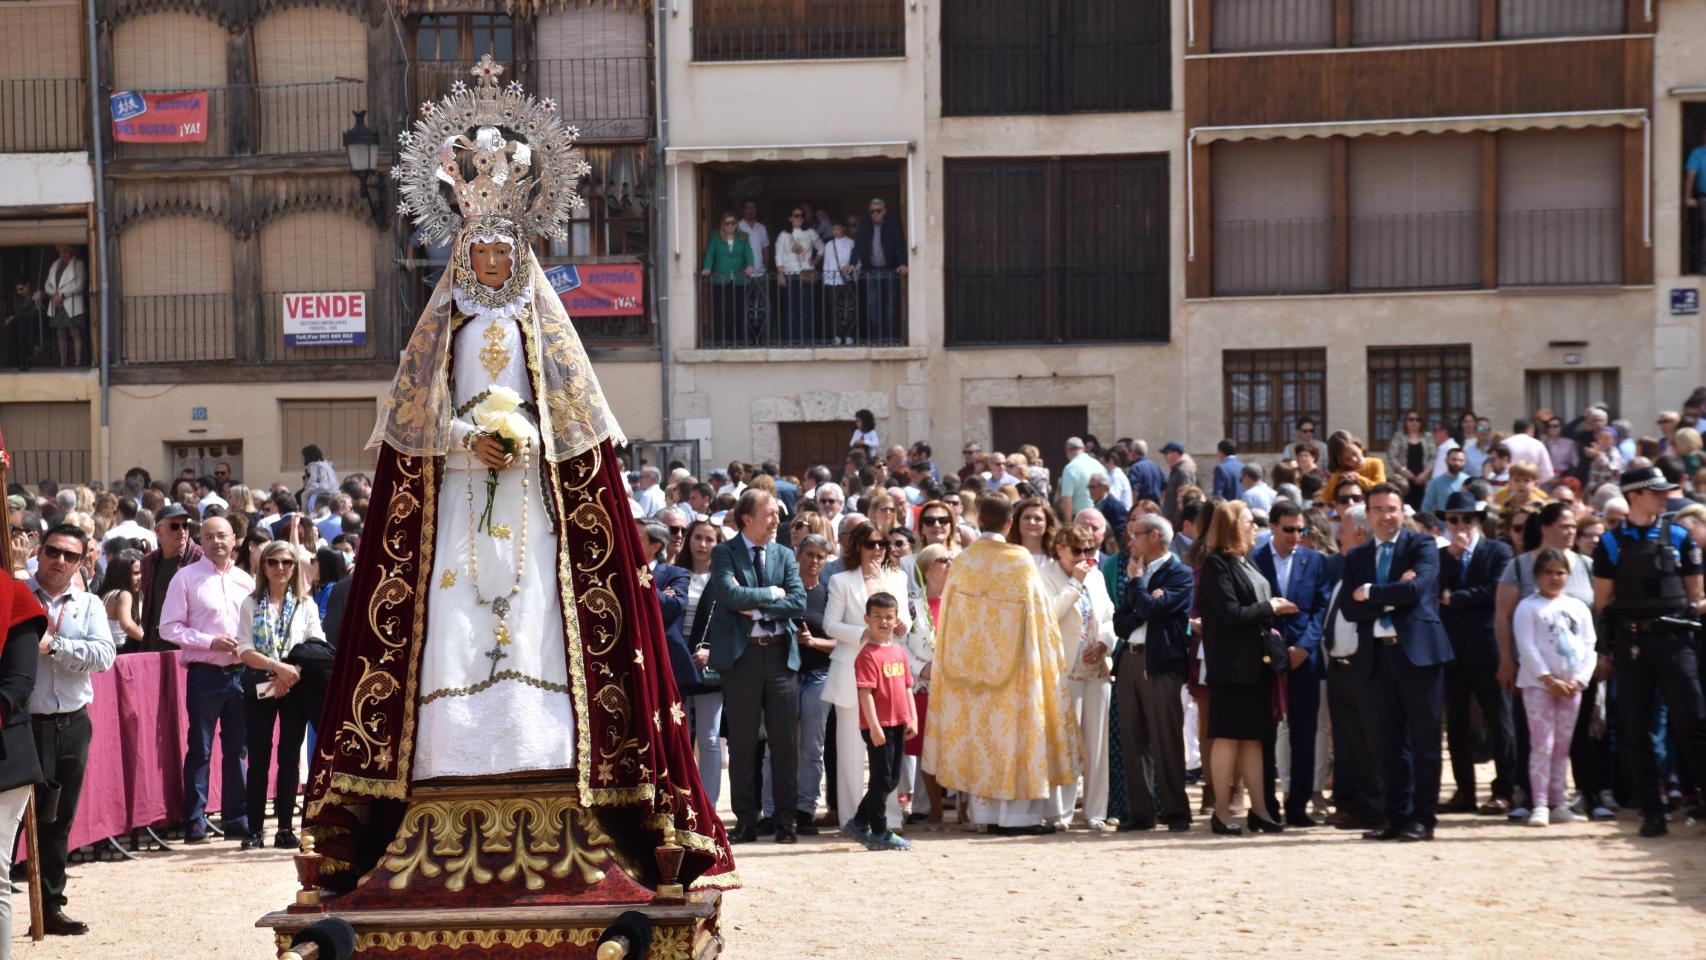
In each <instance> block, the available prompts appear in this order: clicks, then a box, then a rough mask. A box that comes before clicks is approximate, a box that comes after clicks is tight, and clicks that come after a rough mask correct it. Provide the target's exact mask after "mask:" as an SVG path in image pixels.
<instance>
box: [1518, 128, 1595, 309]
mask: <svg viewBox="0 0 1706 960" xmlns="http://www.w3.org/2000/svg"><path fill="white" fill-rule="evenodd" d="M1622 279H1623V132H1622V131H1621V130H1532V131H1520V132H1506V133H1501V134H1499V284H1500V285H1501V286H1544V285H1549V284H1605V283H1620V282H1622Z"/></svg>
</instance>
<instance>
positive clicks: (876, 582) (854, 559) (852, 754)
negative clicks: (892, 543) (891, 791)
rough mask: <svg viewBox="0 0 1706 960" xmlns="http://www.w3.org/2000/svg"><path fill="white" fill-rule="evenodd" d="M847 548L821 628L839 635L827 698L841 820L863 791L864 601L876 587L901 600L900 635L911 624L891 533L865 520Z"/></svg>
mask: <svg viewBox="0 0 1706 960" xmlns="http://www.w3.org/2000/svg"><path fill="white" fill-rule="evenodd" d="M847 550H848V552H849V553H850V554H852V556H849V557H844V558H843V562H845V563H846V564H847V567H848V569H846V570H844V571H842V572H841V573H838V574H836V575H835V576H833V577H831V578H830V580H829V600H828V602H827V603H826V604H825V606H824V609H823V629H824V630H825V631H826V632H827V633H828V634H829V635H830V637H831V638H833V639H834V640H835V649H834V650H832V651H830V654H829V677H828V679H826V680H825V681H824V685H823V699H825V700H826V701H828V702H830V703H832V704H834V705H835V815H836V817H838V818H839V819H840V820H841V822H843V823H845V822H847V821H848V820H851V819H853V814H854V812H855V811H857V810H858V809H859V798H860V797H863V796H864V795H865V776H864V774H865V740H864V738H863V737H862V736H860V735H859V688H858V686H857V685H856V684H855V683H854V680H853V661H854V659H855V658H857V657H858V656H859V648H860V647H861V646H862V645H863V644H862V638H863V637H864V635H865V601H866V600H868V599H870V596H871V594H873V593H888V594H890V595H891V596H893V597H894V598H895V600H896V601H902V602H901V605H900V617H901V622H900V629H899V631H898V633H897V635H896V636H897V638H898V637H903V636H905V635H906V633H907V631H908V630H910V629H912V620H911V618H910V617H909V616H908V614H907V610H906V604H905V603H904V599H905V597H906V574H905V573H902V572H901V569H900V566H899V565H898V564H896V563H895V562H894V558H893V556H892V555H891V553H890V550H889V542H888V538H887V537H885V536H883V535H882V533H881V532H879V531H878V530H877V526H876V524H874V523H872V522H871V521H869V520H866V521H865V522H863V523H861V524H859V525H858V526H857V527H854V528H853V533H852V534H851V535H849V536H848V538H847ZM891 802H892V801H891ZM894 812H895V811H893V810H891V811H890V813H891V815H892V814H893V813H894ZM898 822H899V821H898V820H891V823H898Z"/></svg>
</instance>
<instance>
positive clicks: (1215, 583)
mask: <svg viewBox="0 0 1706 960" xmlns="http://www.w3.org/2000/svg"><path fill="white" fill-rule="evenodd" d="M1203 540H1204V546H1203V551H1204V559H1203V564H1202V583H1201V585H1200V586H1199V587H1198V588H1197V611H1198V613H1199V614H1200V616H1201V617H1202V630H1203V651H1204V658H1203V659H1204V666H1205V668H1206V670H1207V672H1208V687H1209V696H1210V698H1211V700H1212V702H1213V703H1214V710H1213V711H1212V712H1211V713H1210V714H1209V718H1208V733H1209V737H1210V738H1211V739H1212V740H1213V741H1214V743H1213V745H1212V747H1211V748H1210V749H1211V751H1212V753H1211V757H1210V762H1211V763H1212V765H1213V768H1214V769H1213V773H1214V819H1213V821H1211V823H1210V826H1211V827H1212V828H1213V830H1214V832H1215V833H1217V834H1222V835H1228V836H1237V835H1239V834H1241V833H1243V830H1242V829H1240V828H1239V826H1238V825H1237V824H1234V823H1231V822H1229V821H1230V816H1231V813H1232V790H1233V787H1234V786H1235V781H1236V780H1239V779H1242V780H1243V781H1244V786H1245V788H1246V790H1247V792H1248V794H1249V797H1250V815H1249V825H1250V829H1251V830H1252V831H1259V832H1261V833H1279V832H1281V831H1282V830H1284V829H1285V827H1284V826H1283V825H1282V824H1281V823H1280V822H1279V821H1278V820H1276V819H1275V818H1274V816H1273V813H1272V811H1270V810H1268V808H1267V800H1266V798H1265V797H1264V794H1265V792H1266V791H1264V790H1263V789H1262V742H1263V741H1264V740H1267V739H1269V738H1271V737H1273V735H1274V728H1275V718H1274V677H1275V669H1276V666H1277V665H1276V664H1274V663H1273V662H1272V654H1273V651H1271V650H1270V649H1269V648H1270V642H1269V639H1268V635H1269V634H1271V633H1273V630H1274V620H1275V618H1277V617H1283V616H1288V615H1290V614H1293V613H1296V612H1297V605H1296V604H1295V603H1292V602H1291V601H1290V600H1287V599H1285V598H1284V597H1276V596H1274V595H1273V591H1272V590H1271V589H1270V588H1269V587H1268V581H1267V578H1266V577H1264V576H1262V573H1261V571H1259V570H1257V569H1256V567H1255V566H1254V565H1253V564H1252V563H1251V562H1250V559H1249V554H1250V550H1251V549H1252V548H1253V547H1254V546H1255V540H1256V521H1255V519H1254V518H1253V517H1251V516H1250V508H1249V507H1248V506H1247V505H1245V503H1244V501H1242V500H1229V501H1227V502H1225V503H1222V504H1221V505H1220V506H1218V507H1216V508H1215V511H1214V519H1213V520H1212V521H1211V522H1210V524H1209V528H1208V535H1207V536H1206V537H1204V538H1203ZM1280 643H1281V645H1282V646H1283V641H1280ZM1282 658H1283V654H1282Z"/></svg>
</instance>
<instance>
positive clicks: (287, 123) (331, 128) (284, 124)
mask: <svg viewBox="0 0 1706 960" xmlns="http://www.w3.org/2000/svg"><path fill="white" fill-rule="evenodd" d="M137 92H139V93H146V92H154V91H137ZM166 92H177V91H166ZM366 108H367V84H366V83H364V82H363V81H360V80H326V81H321V82H315V83H273V84H240V85H233V86H224V87H209V88H207V139H206V140H204V141H201V142H192V143H118V142H115V143H114V144H113V156H114V157H115V158H116V159H119V160H157V159H170V158H178V157H231V156H284V155H295V154H316V153H339V154H341V153H342V152H343V149H344V146H343V135H344V131H345V130H347V129H349V126H350V124H351V123H352V122H354V121H353V119H352V117H351V113H352V112H354V111H356V110H364V109H366Z"/></svg>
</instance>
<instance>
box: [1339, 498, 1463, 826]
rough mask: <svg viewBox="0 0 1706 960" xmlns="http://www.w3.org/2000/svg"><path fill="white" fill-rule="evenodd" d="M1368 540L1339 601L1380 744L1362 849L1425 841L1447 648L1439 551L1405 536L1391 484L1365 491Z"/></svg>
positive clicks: (1434, 790)
mask: <svg viewBox="0 0 1706 960" xmlns="http://www.w3.org/2000/svg"><path fill="white" fill-rule="evenodd" d="M1367 507H1368V520H1369V525H1370V526H1371V527H1372V528H1373V530H1374V540H1373V541H1372V542H1369V543H1365V544H1363V545H1362V546H1360V547H1358V548H1356V549H1355V550H1353V551H1351V553H1350V555H1349V556H1348V557H1346V558H1345V573H1344V578H1345V586H1346V587H1350V586H1351V585H1352V584H1356V587H1355V589H1354V590H1352V592H1351V596H1350V600H1349V601H1346V600H1344V598H1343V597H1341V598H1340V603H1341V606H1342V607H1343V608H1344V613H1345V616H1346V617H1347V618H1349V619H1350V620H1353V621H1355V622H1356V624H1357V640H1358V643H1357V652H1356V656H1355V657H1354V658H1353V661H1352V670H1354V671H1355V674H1356V676H1357V677H1358V679H1360V680H1361V681H1362V682H1363V683H1364V684H1365V687H1364V689H1365V690H1366V692H1367V697H1366V700H1365V705H1366V707H1367V708H1368V713H1369V716H1368V722H1369V726H1370V727H1371V729H1372V730H1373V731H1374V737H1375V742H1376V743H1377V744H1379V749H1378V753H1377V756H1376V757H1375V760H1376V762H1378V763H1379V764H1380V765H1381V770H1382V773H1383V776H1382V781H1383V787H1384V790H1383V793H1384V794H1385V797H1384V799H1385V810H1384V811H1383V813H1384V816H1385V818H1386V822H1385V823H1384V824H1383V825H1381V826H1379V827H1377V828H1375V829H1373V830H1370V831H1368V832H1367V833H1365V834H1363V839H1365V840H1409V841H1413V840H1432V839H1433V836H1434V824H1435V823H1436V822H1437V818H1436V816H1435V813H1436V811H1437V810H1438V808H1439V775H1440V749H1439V728H1440V711H1441V707H1442V703H1443V701H1444V698H1445V665H1446V664H1447V663H1449V662H1450V661H1451V640H1450V639H1449V638H1447V637H1446V633H1445V627H1444V625H1442V624H1441V623H1440V621H1439V547H1437V546H1435V545H1434V539H1433V537H1431V536H1428V535H1427V534H1425V533H1417V532H1415V531H1412V530H1405V529H1404V495H1403V494H1402V493H1400V492H1399V491H1398V488H1397V487H1395V486H1393V485H1392V484H1390V483H1379V484H1375V485H1374V487H1373V488H1372V489H1370V490H1369V491H1368V500H1367Z"/></svg>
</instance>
